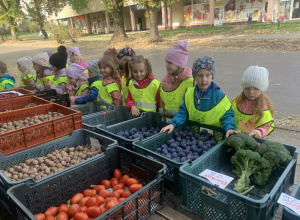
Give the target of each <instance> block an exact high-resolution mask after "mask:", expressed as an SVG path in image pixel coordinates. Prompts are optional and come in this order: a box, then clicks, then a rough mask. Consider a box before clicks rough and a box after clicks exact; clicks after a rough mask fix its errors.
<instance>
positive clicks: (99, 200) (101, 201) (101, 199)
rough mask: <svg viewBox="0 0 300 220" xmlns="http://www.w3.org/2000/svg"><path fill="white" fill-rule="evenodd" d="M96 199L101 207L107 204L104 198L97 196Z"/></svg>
mask: <svg viewBox="0 0 300 220" xmlns="http://www.w3.org/2000/svg"><path fill="white" fill-rule="evenodd" d="M96 199H97V200H98V202H99V204H100V205H101V204H103V203H104V202H105V199H104V198H103V197H102V196H96Z"/></svg>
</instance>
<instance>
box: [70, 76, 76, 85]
mask: <svg viewBox="0 0 300 220" xmlns="http://www.w3.org/2000/svg"><path fill="white" fill-rule="evenodd" d="M68 83H70V84H71V85H75V84H76V83H77V79H73V78H70V77H68Z"/></svg>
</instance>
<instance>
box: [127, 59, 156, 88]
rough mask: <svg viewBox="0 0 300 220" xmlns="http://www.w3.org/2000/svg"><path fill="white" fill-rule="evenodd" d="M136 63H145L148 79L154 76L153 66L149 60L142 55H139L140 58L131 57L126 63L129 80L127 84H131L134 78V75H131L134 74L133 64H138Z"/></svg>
mask: <svg viewBox="0 0 300 220" xmlns="http://www.w3.org/2000/svg"><path fill="white" fill-rule="evenodd" d="M136 63H144V65H145V69H146V70H147V71H146V77H148V76H150V75H151V76H153V74H152V67H151V64H150V62H149V60H148V59H147V58H145V57H144V56H142V55H138V56H133V57H131V58H130V59H129V60H128V61H127V62H126V63H125V69H124V70H125V71H124V72H125V77H126V76H127V77H128V78H127V77H126V79H127V82H126V84H128V82H129V80H130V79H129V78H132V74H131V72H132V65H133V64H136Z"/></svg>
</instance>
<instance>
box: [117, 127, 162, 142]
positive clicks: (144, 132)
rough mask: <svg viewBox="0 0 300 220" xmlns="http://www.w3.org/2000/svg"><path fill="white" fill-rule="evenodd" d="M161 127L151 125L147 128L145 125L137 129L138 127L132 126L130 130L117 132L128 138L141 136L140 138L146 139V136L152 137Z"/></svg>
mask: <svg viewBox="0 0 300 220" xmlns="http://www.w3.org/2000/svg"><path fill="white" fill-rule="evenodd" d="M159 131H160V129H159V128H158V127H157V128H154V127H151V128H149V129H148V128H146V127H143V128H142V129H141V130H137V129H136V128H132V129H130V130H125V131H120V132H118V133H117V135H118V136H121V137H124V138H127V139H136V138H139V139H140V140H144V139H145V138H148V137H151V136H152V135H155V134H157V133H158V132H159Z"/></svg>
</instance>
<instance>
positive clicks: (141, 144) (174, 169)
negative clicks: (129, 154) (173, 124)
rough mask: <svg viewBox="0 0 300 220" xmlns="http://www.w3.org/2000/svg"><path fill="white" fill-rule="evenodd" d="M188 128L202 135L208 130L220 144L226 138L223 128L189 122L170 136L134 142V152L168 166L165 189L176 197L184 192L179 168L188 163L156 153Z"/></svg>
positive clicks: (158, 136) (162, 134) (161, 134)
mask: <svg viewBox="0 0 300 220" xmlns="http://www.w3.org/2000/svg"><path fill="white" fill-rule="evenodd" d="M186 126H189V127H190V128H191V130H192V131H193V132H194V133H200V132H201V130H202V129H206V130H207V131H208V132H209V133H210V134H212V135H213V136H214V137H215V139H216V140H219V141H218V142H220V140H222V139H224V138H225V132H224V130H223V129H221V128H218V127H214V126H209V125H203V124H200V123H197V122H194V121H187V122H185V123H184V124H183V125H181V126H179V127H178V128H175V129H174V130H173V131H172V132H171V133H170V134H169V133H167V132H165V133H160V134H159V135H157V136H154V137H152V138H149V139H147V140H145V141H140V140H137V141H135V142H133V149H134V151H136V152H137V153H139V154H142V155H145V156H150V157H153V158H154V159H155V160H158V161H160V162H162V163H164V164H166V165H167V170H166V175H165V176H164V187H165V189H166V190H167V191H169V192H171V193H173V194H174V195H176V196H181V195H182V190H183V186H182V185H183V183H182V181H183V180H182V179H181V177H180V175H179V168H180V167H181V166H182V165H183V164H185V163H187V162H188V161H185V162H176V161H174V160H171V159H168V158H166V157H164V156H162V155H160V154H158V153H157V152H155V151H156V149H157V148H159V147H161V146H162V145H163V144H165V143H166V142H167V141H168V140H170V139H172V138H173V137H174V132H176V131H180V130H182V129H183V128H184V127H186ZM201 156H202V155H201Z"/></svg>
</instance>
